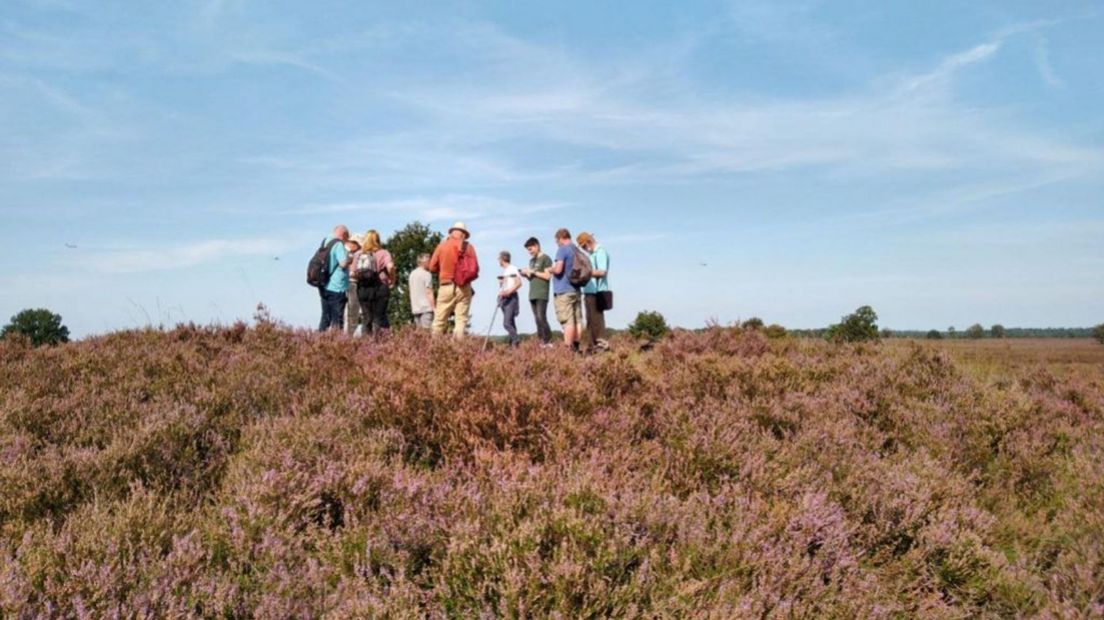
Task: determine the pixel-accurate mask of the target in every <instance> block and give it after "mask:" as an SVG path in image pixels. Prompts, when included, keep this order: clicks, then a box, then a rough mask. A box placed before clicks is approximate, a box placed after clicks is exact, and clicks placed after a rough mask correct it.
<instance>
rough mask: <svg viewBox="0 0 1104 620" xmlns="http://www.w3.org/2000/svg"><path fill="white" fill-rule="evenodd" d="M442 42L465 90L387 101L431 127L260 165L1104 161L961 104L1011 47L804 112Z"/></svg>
mask: <svg viewBox="0 0 1104 620" xmlns="http://www.w3.org/2000/svg"><path fill="white" fill-rule="evenodd" d="M1009 32H1011V31H1009ZM436 35H437V36H436V37H433V40H434V43H435V45H437V46H439V47H442V48H446V49H452V50H454V54H455V55H456V56H458V57H462V58H465V60H467V61H468V62H469V63H471V65H470V67H469V68H468V69H466V70H465V71H464V72H462V74H461V77H462V78H463V79H451V78H449V77H444V78H442V77H441V76H439V75H435V74H428V75H427V74H423V75H418V74H414V75H404V76H403V78H402V79H401V80H398V81H396V82H393V83H390V84H383V85H381V88H380V91H378V92H384V93H386V96H387V98H388V100H390V101H392V102H395V103H397V104H398V105H400V106H402V108H403V109H405V110H407V111H408V112H409V113H411V114H413V115H415V118H416V119H417V120H416V122H417V129H398V130H396V131H393V132H390V133H385V134H378V133H377V134H375V135H371V136H370V137H355V138H352V139H349V140H346V141H343V142H338V143H337V144H334V143H333V142H327V143H325V144H320V145H310V144H307V145H296V147H295V149H294V151H295V152H292V151H286V152H280V153H266V154H258V156H256V157H255V158H252V159H251V160H250V161H251V162H252V163H254V164H257V165H262V166H272V167H277V168H280V169H283V170H285V171H287V172H288V173H289V177H290V178H297V177H299V176H300V175H302V177H303V178H308V179H311V182H315V183H317V182H327V183H333V182H338V183H343V184H348V185H349V186H350V187H357V186H360V187H371V186H377V185H384V186H386V185H388V184H390V185H392V186H398V185H406V186H413V187H433V186H447V187H470V188H475V187H489V186H499V185H507V184H518V183H527V182H534V181H540V180H556V181H567V182H572V183H629V182H639V181H649V182H656V181H662V180H668V181H674V182H680V181H686V180H693V179H697V178H701V177H703V176H710V175H730V174H746V173H756V172H761V171H786V170H797V169H801V170H808V171H811V172H816V171H823V172H826V173H830V174H839V173H843V174H851V175H854V174H867V175H871V174H884V173H889V172H906V173H907V172H910V171H913V172H928V171H937V170H965V169H971V168H973V169H976V170H977V171H978V172H979V173H982V174H988V175H993V174H998V175H1007V176H1010V177H1015V178H1022V177H1023V175H1024V174H1025V171H1026V172H1027V173H1029V174H1032V173H1035V172H1040V173H1045V172H1048V170H1047V168H1048V167H1051V166H1072V167H1073V169H1075V170H1077V171H1078V172H1083V171H1084V170H1086V169H1096V168H1097V167H1098V166H1099V165H1100V162H1101V151H1100V149H1098V148H1096V147H1094V146H1091V145H1080V144H1077V143H1076V142H1072V141H1069V140H1066V139H1063V138H1062V137H1058V136H1049V135H1047V134H1045V133H1042V132H1031V131H1028V130H1025V129H1022V128H1019V127H1017V126H1016V124H1015V123H1014V122H1006V123H1002V120H1010V119H1008V118H1007V112H1004V111H1001V112H995V113H993V114H986V113H984V110H979V109H977V108H975V107H971V106H969V105H965V104H962V103H960V102H958V101H957V100H956V99H955V97H954V96H953V94H952V91H953V86H954V83H955V81H956V80H957V79H958V77H959V74H960V73H961V72H962V71H963V70H965V69H967V68H969V67H978V66H981V65H983V64H984V63H986V62H989V61H991V60H993V59H994V58H996V57H997V54H998V52H999V51H1000V50H1001V47H1002V45H1003V40H1004V39H1003V38H1002V37H1007V36H1012V34H1009V33H1000V34H999V35H998V36H997V37H996V38H994V39H991V40H989V41H986V42H983V43H980V44H978V45H975V46H973V47H970V48H967V49H965V50H963V51H960V52H955V53H951V54H948V55H947V56H945V57H944V58H942V59H940V60H938V61H937V62H935V63H934V66H933V67H932V68H931V69H929V70H927V71H923V72H919V73H914V74H903V75H902V74H897V75H896V76H892V78H891V79H880V80H875V81H873V83H872V84H871V86H870V87H869V88H868V89H866V90H864V91H857V92H853V93H850V94H846V95H837V96H825V97H805V98H788V99H777V98H776V99H750V98H748V97H746V96H738V95H730V96H725V95H723V94H714V95H712V96H709V97H706V96H703V95H702V94H701V93H699V92H695V89H694V88H693V87H692V85H690V84H686V83H682V82H681V80H682V79H683V78H680V77H678V76H677V75H675V76H674V77H673V76H672V74H671V73H669V72H664V73H663V74H661V75H657V74H655V73H652V72H649V71H647V69H646V68H642V67H640V66H638V65H636V64H634V63H632V62H625V61H619V62H618V63H615V64H612V65H611V64H605V65H604V64H602V63H594V62H587V61H584V60H582V59H580V58H576V57H574V56H573V55H571V54H570V53H568V52H567V51H565V50H563V49H560V48H556V47H544V46H541V45H537V44H534V43H532V42H528V41H522V40H519V39H517V38H515V37H512V36H510V35H508V34H506V33H504V32H502V31H500V30H498V29H496V28H494V27H492V26H488V25H477V26H470V27H468V28H466V29H465V28H455V27H452V25H450V28H448V29H443V30H440V31H437V32H436ZM421 36H422V37H426V35H425V33H424V32H422V33H421ZM415 39H417V37H415ZM372 45H379V46H384V47H385V48H387V49H390V51H391V52H394V51H395V50H394V49H391V47H389V46H399V49H405V48H402V46H403V45H404V42H403V40H402V39H399V38H387V37H376V38H375V39H373V43H372ZM465 54H466V55H467V56H465ZM504 58H509V59H510V62H508V63H507V62H503V61H502V59H504ZM537 76H539V79H537ZM486 84H493V85H494V87H493V88H489V87H487V86H485V85H486ZM519 152H524V153H526V155H525V156H519V154H518V153H519Z"/></svg>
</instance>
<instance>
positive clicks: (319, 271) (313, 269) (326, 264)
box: [307, 239, 341, 289]
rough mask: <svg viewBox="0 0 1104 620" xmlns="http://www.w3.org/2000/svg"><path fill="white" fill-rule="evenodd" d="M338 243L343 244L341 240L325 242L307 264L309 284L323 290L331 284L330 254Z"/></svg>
mask: <svg viewBox="0 0 1104 620" xmlns="http://www.w3.org/2000/svg"><path fill="white" fill-rule="evenodd" d="M338 243H341V240H340V239H331V240H330V242H329V243H326V242H325V241H324V240H323V241H322V245H321V246H319V248H318V249H317V250H315V252H314V256H312V257H311V259H310V262H309V263H307V284H309V285H311V286H313V287H314V288H319V289H321V288H326V285H327V284H329V283H330V276H331V275H332V274H331V273H330V252H332V251H333V247H334V245H336V244H338Z"/></svg>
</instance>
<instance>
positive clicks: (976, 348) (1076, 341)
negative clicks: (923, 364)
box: [888, 338, 1104, 380]
mask: <svg viewBox="0 0 1104 620" xmlns="http://www.w3.org/2000/svg"><path fill="white" fill-rule="evenodd" d="M888 342H889V343H890V346H892V347H904V346H908V344H907V343H918V344H920V345H921V346H926V347H931V348H933V349H936V350H940V351H946V352H947V353H949V354H951V356H952V357H953V358H954V359H955V360H956V361H959V362H961V363H963V364H964V365H965V366H966V367H968V368H971V369H972V370H974V371H975V372H978V373H980V374H981V375H982V376H1001V375H1007V374H1009V373H1012V372H1018V371H1024V370H1027V369H1030V368H1039V367H1042V368H1046V370H1047V371H1049V372H1052V373H1055V374H1057V375H1061V376H1063V377H1069V376H1073V375H1078V376H1082V377H1086V378H1088V379H1090V380H1091V379H1092V378H1094V377H1095V378H1096V379H1097V380H1102V379H1104V346H1102V345H1101V344H1100V343H1098V342H1097V341H1095V340H1092V339H1090V338H1019V339H1007V338H1005V339H1000V340H992V339H982V340H970V339H955V340H937V341H931V340H910V341H902V340H890V341H888Z"/></svg>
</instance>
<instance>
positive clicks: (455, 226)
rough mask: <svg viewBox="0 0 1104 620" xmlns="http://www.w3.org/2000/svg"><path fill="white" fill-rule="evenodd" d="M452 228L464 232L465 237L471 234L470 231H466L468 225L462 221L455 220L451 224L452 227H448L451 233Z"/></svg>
mask: <svg viewBox="0 0 1104 620" xmlns="http://www.w3.org/2000/svg"><path fill="white" fill-rule="evenodd" d="M454 230H459V231H460V232H462V233H464V238H465V239H467V238H468V237H470V236H471V233H470V232H468V227H467V226H465V225H464V222H456V223H455V224H453V225H452V228H450V229H449V233H452V231H454Z"/></svg>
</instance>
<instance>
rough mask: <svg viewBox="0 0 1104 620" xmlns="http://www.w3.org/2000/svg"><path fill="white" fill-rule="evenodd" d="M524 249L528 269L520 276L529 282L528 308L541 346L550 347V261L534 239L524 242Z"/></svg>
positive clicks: (523, 270) (522, 271)
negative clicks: (527, 256)
mask: <svg viewBox="0 0 1104 620" xmlns="http://www.w3.org/2000/svg"><path fill="white" fill-rule="evenodd" d="M525 249H526V250H527V251H528V252H529V257H530V258H529V267H528V268H526V269H522V270H521V275H523V276H525V278H526V279H528V280H529V306H530V307H531V308H532V309H533V319H534V320H535V321H536V323H537V336H538V337H539V338H540V341H541V344H542V345H544V346H550V345H551V343H552V328H551V327H549V325H548V293H549V290H548V289H549V281H550V280H551V279H552V274H551V273H550V271H549V270H550V269H551V268H552V259H551V258H549V257H548V255H547V254H543V253H542V252H541V246H540V241H537V238H536V237H530V238H529V240H528V241H526V242H525Z"/></svg>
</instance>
